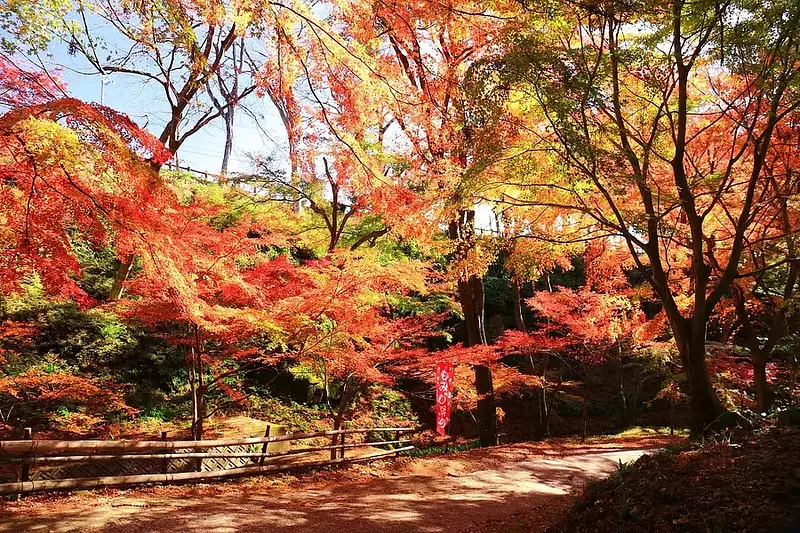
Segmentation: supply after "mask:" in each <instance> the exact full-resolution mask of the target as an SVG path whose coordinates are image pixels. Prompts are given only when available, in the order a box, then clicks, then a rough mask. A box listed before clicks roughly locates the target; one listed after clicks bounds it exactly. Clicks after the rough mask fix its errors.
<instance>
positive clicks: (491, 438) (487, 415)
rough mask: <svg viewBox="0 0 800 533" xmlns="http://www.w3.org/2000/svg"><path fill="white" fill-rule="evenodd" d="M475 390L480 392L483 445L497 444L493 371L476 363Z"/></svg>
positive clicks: (479, 423)
mask: <svg viewBox="0 0 800 533" xmlns="http://www.w3.org/2000/svg"><path fill="white" fill-rule="evenodd" d="M475 390H476V392H477V393H478V429H479V431H480V440H481V447H484V448H486V447H488V446H497V412H496V411H497V408H496V407H495V401H494V384H493V383H492V371H491V369H490V368H489V367H488V366H484V365H475Z"/></svg>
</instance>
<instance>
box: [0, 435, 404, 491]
mask: <svg viewBox="0 0 800 533" xmlns="http://www.w3.org/2000/svg"><path fill="white" fill-rule="evenodd" d="M413 431H415V430H413V429H412V428H354V429H339V430H331V431H317V432H313V433H295V434H293V435H272V436H271V435H269V431H267V433H266V434H265V435H264V436H263V437H249V438H236V439H217V440H202V441H170V440H167V438H166V433H162V439H161V440H154V441H124V440H123V441H101V440H76V441H61V440H34V439H32V437H31V432H30V429H26V430H25V440H8V441H0V481H6V482H4V483H0V495H2V494H23V493H29V492H38V491H48V490H74V489H94V488H101V487H119V486H126V485H135V484H139V483H169V482H176V481H177V482H187V481H201V480H207V479H216V478H223V477H231V476H243V475H254V474H263V473H268V472H277V471H281V470H289V469H292V468H307V467H318V466H326V465H335V464H342V463H354V462H363V461H369V460H371V459H377V458H380V457H387V456H390V455H395V456H397V455H399V454H400V453H401V452H403V451H406V450H410V449H413V446H411V445H410V441H409V440H408V438H407V435H408V434H409V433H412V432H413ZM381 433H383V434H386V433H389V434H390V435H393V438H392V439H391V440H376V439H372V440H370V438H369V437H370V436H371V435H375V434H381ZM348 435H351V436H353V438H351V441H352V442H350V443H348V442H347V440H346V437H347V436H348ZM404 435H405V436H406V438H403V437H404ZM356 436H360V437H361V441H360V442H355V437H356ZM320 438H322V439H325V440H326V442H330V443H331V444H327V445H323V446H312V445H309V446H293V444H295V445H296V444H298V443H300V442H302V441H305V440H308V439H320ZM379 438H380V437H379ZM278 443H282V444H278ZM357 448H379V449H378V450H377V451H369V452H368V453H366V454H362V455H350V456H346V455H347V454H346V450H351V449H357ZM323 451H328V452H330V458H329V459H319V458H318V457H316V458H315V452H323ZM301 458H305V459H311V460H298V459H301ZM48 465H56V466H48ZM98 474H104V475H98ZM3 478H5V479H3ZM9 478H11V479H15V481H10V480H9Z"/></svg>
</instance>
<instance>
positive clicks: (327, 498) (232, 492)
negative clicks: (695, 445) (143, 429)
mask: <svg viewBox="0 0 800 533" xmlns="http://www.w3.org/2000/svg"><path fill="white" fill-rule="evenodd" d="M565 453H570V454H571V455H566V456H556V455H554V454H551V456H549V457H548V456H547V455H543V454H542V453H541V451H540V450H534V449H531V448H530V446H529V445H515V446H507V447H501V448H496V449H492V450H491V451H486V450H476V453H472V454H471V453H465V454H457V455H453V456H448V457H444V458H431V459H423V460H416V461H408V462H406V463H405V464H403V463H401V464H400V465H391V466H388V467H385V468H384V469H383V470H380V467H369V466H368V467H359V468H361V469H362V470H360V471H359V472H356V473H357V474H358V476H356V477H355V479H348V476H345V479H334V480H324V479H323V480H322V481H319V480H318V479H312V480H310V481H305V482H301V483H295V484H293V485H288V486H278V487H276V486H271V487H270V486H265V485H263V484H261V485H259V484H258V483H254V484H248V483H246V482H245V483H238V484H228V485H227V486H223V487H226V488H224V489H221V490H217V491H212V492H211V493H209V491H208V487H207V488H206V490H194V489H190V488H187V487H162V488H160V489H153V490H150V491H148V490H147V489H145V490H138V491H135V490H134V491H124V492H120V491H110V492H108V493H88V494H86V493H84V495H75V496H68V497H66V498H64V497H60V499H59V497H57V498H55V499H53V500H50V501H48V500H47V499H46V497H39V498H40V499H39V500H36V499H35V498H34V499H32V500H29V501H27V502H25V501H23V503H22V504H17V505H16V506H14V505H11V506H9V507H7V508H6V509H5V510H4V514H5V516H3V517H1V518H0V532H9V533H10V532H21V531H26V532H27V531H30V532H37V531H42V532H54V533H60V532H73V531H105V532H148V531H153V532H156V531H157V532H170V533H171V532H183V531H192V532H205V533H234V532H248V533H249V532H261V531H264V532H267V531H269V532H276V531H278V532H298V533H299V532H307V533H315V532H321V533H350V532H415V531H419V532H425V533H440V532H441V533H445V532H446V533H450V532H452V533H458V532H481V531H515V532H516V531H518V532H522V531H540V530H541V529H542V528H543V526H544V525H545V524H547V523H549V522H550V521H551V520H552V519H553V517H554V516H555V515H557V514H558V513H559V512H560V511H561V509H562V508H563V506H564V505H566V503H567V500H568V498H567V495H568V494H569V493H570V492H572V491H574V490H575V489H577V488H579V487H581V486H582V485H583V484H584V483H585V482H586V481H587V480H588V479H589V478H592V477H600V476H605V475H608V474H609V473H611V472H613V471H614V470H615V469H616V467H617V465H618V464H619V461H623V462H626V461H630V460H634V459H636V458H637V457H639V456H640V455H641V454H642V453H645V451H643V450H641V449H625V448H624V447H617V448H611V449H609V448H608V447H594V448H590V447H585V448H578V449H570V450H569V451H567V452H565ZM364 468H366V470H363V469H364ZM478 468H481V469H478ZM379 470H380V471H379ZM364 474H366V476H365V475H364ZM381 476H384V477H381ZM323 477H324V476H323ZM349 477H353V476H349ZM51 498H52V497H51ZM509 526H513V527H509Z"/></svg>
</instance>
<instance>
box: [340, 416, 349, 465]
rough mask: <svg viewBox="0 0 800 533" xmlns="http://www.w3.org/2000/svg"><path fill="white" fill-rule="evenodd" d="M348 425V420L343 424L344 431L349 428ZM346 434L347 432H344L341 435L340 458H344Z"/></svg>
mask: <svg viewBox="0 0 800 533" xmlns="http://www.w3.org/2000/svg"><path fill="white" fill-rule="evenodd" d="M347 426H348V423H347V422H345V423H344V424H342V431H346V430H347ZM345 435H346V433H342V434H341V435H340V436H339V445H340V448H339V459H344V437H345Z"/></svg>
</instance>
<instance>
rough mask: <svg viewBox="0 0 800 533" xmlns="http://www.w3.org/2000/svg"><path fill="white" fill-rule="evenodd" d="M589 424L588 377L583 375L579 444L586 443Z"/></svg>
mask: <svg viewBox="0 0 800 533" xmlns="http://www.w3.org/2000/svg"><path fill="white" fill-rule="evenodd" d="M588 422H589V376H588V375H587V374H584V382H583V418H582V420H581V442H585V441H586V436H587V434H588V432H587V426H588Z"/></svg>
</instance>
